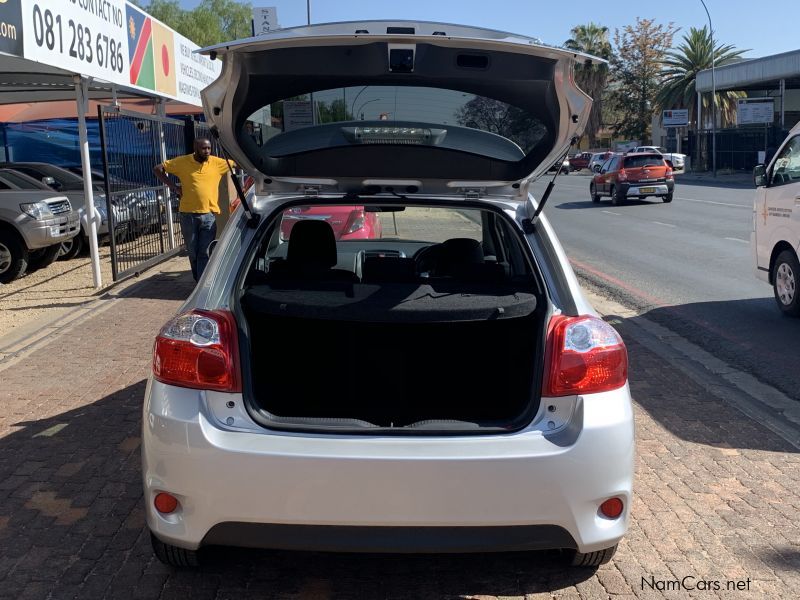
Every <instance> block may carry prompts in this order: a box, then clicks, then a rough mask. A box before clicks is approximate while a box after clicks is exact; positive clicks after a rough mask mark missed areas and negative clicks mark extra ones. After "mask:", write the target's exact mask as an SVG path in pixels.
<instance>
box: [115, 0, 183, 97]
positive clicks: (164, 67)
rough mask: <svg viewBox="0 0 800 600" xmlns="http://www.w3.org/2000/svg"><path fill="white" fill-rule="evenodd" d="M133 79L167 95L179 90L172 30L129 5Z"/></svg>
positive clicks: (138, 83) (127, 6)
mask: <svg viewBox="0 0 800 600" xmlns="http://www.w3.org/2000/svg"><path fill="white" fill-rule="evenodd" d="M126 11H127V15H126V16H127V18H128V58H129V60H130V65H131V72H130V78H131V83H132V84H134V85H138V86H141V87H146V88H148V89H151V90H155V91H158V92H161V93H162V94H166V95H168V96H175V95H176V94H177V85H176V77H175V38H174V36H173V31H172V30H171V29H169V28H168V27H165V26H164V25H162V24H161V23H159V22H158V21H156V20H155V19H152V18H151V17H150V16H149V15H147V14H146V13H144V12H142V11H140V10H137V9H136V8H134V7H133V6H131V5H130V4H127V5H126Z"/></svg>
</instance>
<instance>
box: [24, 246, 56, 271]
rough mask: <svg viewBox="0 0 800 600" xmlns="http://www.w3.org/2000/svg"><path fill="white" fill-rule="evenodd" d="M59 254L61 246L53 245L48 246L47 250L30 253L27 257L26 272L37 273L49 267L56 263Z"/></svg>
mask: <svg viewBox="0 0 800 600" xmlns="http://www.w3.org/2000/svg"><path fill="white" fill-rule="evenodd" d="M59 252H61V244H55V245H54V246H48V247H47V248H42V249H41V250H35V251H34V252H31V253H30V256H29V257H28V272H29V273H30V272H31V271H38V270H39V269H44V268H45V267H49V266H50V265H52V264H53V263H54V262H56V259H57V258H58V253H59Z"/></svg>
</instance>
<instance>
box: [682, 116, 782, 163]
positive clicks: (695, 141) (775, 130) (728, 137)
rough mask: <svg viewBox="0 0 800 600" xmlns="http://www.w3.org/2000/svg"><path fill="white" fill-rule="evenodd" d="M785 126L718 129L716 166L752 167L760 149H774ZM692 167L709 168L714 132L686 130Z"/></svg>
mask: <svg viewBox="0 0 800 600" xmlns="http://www.w3.org/2000/svg"><path fill="white" fill-rule="evenodd" d="M786 134H787V132H786V130H784V129H782V128H781V127H772V126H752V127H750V126H747V127H736V128H732V129H719V130H717V170H720V169H727V170H732V171H751V170H752V169H753V167H755V166H756V165H757V164H758V162H759V152H765V153H767V152H769V151H770V149H772V150H773V151H774V149H777V147H778V146H779V145H780V144H781V142H782V141H783V140H784V138H785V137H786ZM686 142H687V146H688V148H689V150H688V152H687V154H688V155H689V156H691V160H692V162H691V164H692V170H694V171H710V170H711V169H712V166H713V161H712V157H711V153H712V148H713V132H712V131H711V130H710V129H708V130H702V131H700V132H699V135H698V134H697V133H695V132H689V136H688V138H687V139H686Z"/></svg>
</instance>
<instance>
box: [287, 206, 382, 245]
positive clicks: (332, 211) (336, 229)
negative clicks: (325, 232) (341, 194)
mask: <svg viewBox="0 0 800 600" xmlns="http://www.w3.org/2000/svg"><path fill="white" fill-rule="evenodd" d="M306 219H314V220H317V221H325V222H326V223H328V225H330V226H331V228H332V229H333V234H334V235H335V236H336V239H337V240H364V239H374V238H379V237H381V235H382V229H381V222H380V219H379V218H378V215H377V213H374V212H367V211H365V210H364V207H363V206H310V207H309V206H294V207H292V208H289V209H287V210H286V211H284V213H283V220H282V221H281V238H282V239H284V240H288V239H289V235H290V233H291V231H292V227H294V224H295V223H297V222H298V221H303V220H306Z"/></svg>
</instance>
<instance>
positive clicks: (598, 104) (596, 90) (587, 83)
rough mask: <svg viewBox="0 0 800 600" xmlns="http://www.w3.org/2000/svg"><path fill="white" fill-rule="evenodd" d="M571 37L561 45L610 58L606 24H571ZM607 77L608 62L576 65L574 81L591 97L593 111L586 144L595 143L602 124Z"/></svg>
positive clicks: (593, 144) (593, 145)
mask: <svg viewBox="0 0 800 600" xmlns="http://www.w3.org/2000/svg"><path fill="white" fill-rule="evenodd" d="M570 33H571V34H572V37H571V38H570V39H568V40H567V41H566V42H564V47H565V48H569V49H570V50H576V51H578V52H584V53H586V54H591V55H593V56H597V57H598V58H604V59H606V60H608V59H610V58H611V53H612V50H611V43H610V42H609V41H608V27H604V26H602V25H597V24H595V23H588V24H587V25H578V26H577V27H573V28H572V31H571V32H570ZM607 80H608V65H607V64H602V65H578V66H576V67H575V81H576V82H577V84H578V87H579V88H581V89H582V90H583V91H584V92H586V93H587V94H588V95H589V96H591V98H592V102H593V104H592V112H591V113H589V121H588V122H587V123H586V130H585V132H586V135H587V136H589V146H590V147H592V148H595V147H596V146H597V132H598V131H599V130H600V129H601V128H602V127H603V95H604V93H605V90H606V82H607Z"/></svg>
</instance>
